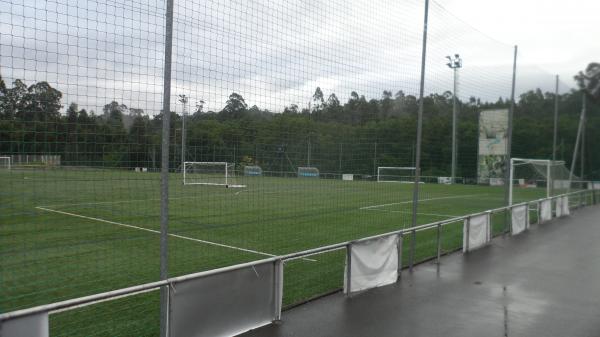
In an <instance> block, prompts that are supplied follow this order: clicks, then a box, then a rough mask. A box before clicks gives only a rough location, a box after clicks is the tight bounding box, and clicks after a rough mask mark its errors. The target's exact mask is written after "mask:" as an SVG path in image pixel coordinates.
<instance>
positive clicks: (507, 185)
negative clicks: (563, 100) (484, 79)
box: [504, 46, 519, 228]
mask: <svg viewBox="0 0 600 337" xmlns="http://www.w3.org/2000/svg"><path fill="white" fill-rule="evenodd" d="M518 49H519V47H518V46H515V51H514V56H513V75H512V87H511V91H510V109H509V110H508V130H507V137H506V160H505V163H506V164H505V168H506V172H505V174H504V179H505V180H506V181H505V182H504V204H505V205H511V204H512V169H511V152H512V131H513V130H512V129H513V115H514V113H515V85H516V81H517V53H518ZM504 224H505V226H506V227H507V228H508V225H509V224H510V212H506V216H505V217H504Z"/></svg>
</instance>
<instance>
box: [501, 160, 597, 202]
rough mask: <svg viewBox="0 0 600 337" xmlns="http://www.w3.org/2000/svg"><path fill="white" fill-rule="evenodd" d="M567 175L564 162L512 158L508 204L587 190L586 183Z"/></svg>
mask: <svg viewBox="0 0 600 337" xmlns="http://www.w3.org/2000/svg"><path fill="white" fill-rule="evenodd" d="M569 175H570V171H569V169H567V167H566V166H565V162H564V161H553V160H546V159H523V158H512V159H511V160H510V181H511V182H512V183H511V184H510V187H509V189H510V190H509V204H510V205H512V204H513V203H519V202H524V201H527V200H533V199H540V198H548V197H550V196H553V195H559V194H563V193H567V192H568V191H574V190H580V189H585V188H587V182H585V181H582V180H581V179H580V178H579V177H577V176H573V177H569Z"/></svg>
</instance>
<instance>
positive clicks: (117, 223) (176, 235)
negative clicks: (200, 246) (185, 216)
mask: <svg viewBox="0 0 600 337" xmlns="http://www.w3.org/2000/svg"><path fill="white" fill-rule="evenodd" d="M36 208H37V209H39V210H42V211H46V212H53V213H58V214H62V215H69V216H74V217H77V218H82V219H87V220H93V221H99V222H104V223H109V224H111V225H117V226H121V227H127V228H132V229H137V230H141V231H146V232H150V233H155V234H160V231H157V230H154V229H149V228H144V227H139V226H134V225H128V224H124V223H120V222H116V221H110V220H105V219H100V218H93V217H91V216H85V215H81V214H75V213H69V212H64V211H58V210H55V209H50V208H46V207H42V206H37V207H36ZM169 236H172V237H175V238H179V239H184V240H189V241H195V242H200V243H205V244H209V245H213V246H218V247H223V248H229V249H235V250H240V251H243V252H247V253H254V254H258V255H264V256H269V257H274V256H277V255H273V254H269V253H264V252H259V251H257V250H252V249H246V248H240V247H235V246H229V245H224V244H222V243H217V242H212V241H206V240H200V239H195V238H190V237H188V236H183V235H179V234H169ZM306 260H308V261H313V262H314V261H316V260H312V259H306Z"/></svg>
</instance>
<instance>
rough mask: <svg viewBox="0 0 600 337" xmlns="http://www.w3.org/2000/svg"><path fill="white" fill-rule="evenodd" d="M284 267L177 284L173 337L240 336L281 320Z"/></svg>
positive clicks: (259, 266) (261, 267)
mask: <svg viewBox="0 0 600 337" xmlns="http://www.w3.org/2000/svg"><path fill="white" fill-rule="evenodd" d="M282 265H283V264H282V263H279V262H267V263H263V264H257V265H254V266H248V267H245V268H240V269H232V270H230V271H226V272H222V273H218V274H214V275H210V276H206V277H202V278H197V279H190V280H185V281H181V282H174V283H173V284H172V285H171V290H170V291H169V295H170V300H169V306H170V309H171V314H170V331H171V334H170V335H171V336H177V337H188V336H189V337H202V336H206V337H219V336H223V337H225V336H237V335H238V334H241V333H244V332H246V331H248V330H251V329H255V328H258V327H260V326H263V325H266V324H269V323H271V322H272V321H274V320H277V319H278V318H279V315H280V312H281V294H282V284H283V268H282Z"/></svg>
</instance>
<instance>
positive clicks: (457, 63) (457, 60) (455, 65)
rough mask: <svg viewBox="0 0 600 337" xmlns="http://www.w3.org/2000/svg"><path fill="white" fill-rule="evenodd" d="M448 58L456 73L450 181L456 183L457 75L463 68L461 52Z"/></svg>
mask: <svg viewBox="0 0 600 337" xmlns="http://www.w3.org/2000/svg"><path fill="white" fill-rule="evenodd" d="M446 58H447V59H448V63H446V65H447V66H448V67H449V68H450V69H452V70H453V73H454V89H453V91H452V173H451V178H450V182H451V183H452V184H454V183H456V159H457V155H456V152H457V151H456V150H457V144H456V118H457V116H456V115H457V114H458V102H457V98H456V92H457V90H456V88H457V81H456V77H457V73H458V69H460V68H462V59H461V58H460V55H459V54H454V58H453V57H451V56H446Z"/></svg>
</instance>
